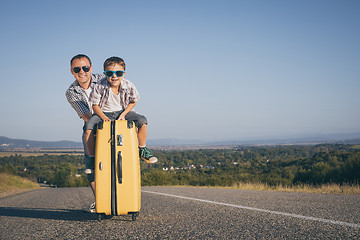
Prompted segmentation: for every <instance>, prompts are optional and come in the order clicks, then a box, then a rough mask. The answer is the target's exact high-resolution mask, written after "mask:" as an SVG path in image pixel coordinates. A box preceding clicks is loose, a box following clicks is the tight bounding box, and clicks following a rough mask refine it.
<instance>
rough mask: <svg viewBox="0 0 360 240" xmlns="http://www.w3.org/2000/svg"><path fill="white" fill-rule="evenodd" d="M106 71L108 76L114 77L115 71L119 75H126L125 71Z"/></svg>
mask: <svg viewBox="0 0 360 240" xmlns="http://www.w3.org/2000/svg"><path fill="white" fill-rule="evenodd" d="M104 73H105V75H106V76H107V77H112V76H113V75H114V73H115V75H116V76H118V77H122V75H124V71H105V72H104Z"/></svg>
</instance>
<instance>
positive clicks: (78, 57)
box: [70, 54, 91, 67]
mask: <svg viewBox="0 0 360 240" xmlns="http://www.w3.org/2000/svg"><path fill="white" fill-rule="evenodd" d="M80 58H86V59H87V60H89V63H90V67H91V60H90V58H89V57H88V56H86V55H85V54H78V55H76V56H74V57H73V58H72V59H71V61H70V67H71V66H72V63H73V61H74V60H75V59H80Z"/></svg>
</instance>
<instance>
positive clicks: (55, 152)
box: [0, 149, 84, 157]
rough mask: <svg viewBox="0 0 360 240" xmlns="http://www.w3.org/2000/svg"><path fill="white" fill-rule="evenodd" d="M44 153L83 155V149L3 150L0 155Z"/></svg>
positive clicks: (36, 154) (25, 155)
mask: <svg viewBox="0 0 360 240" xmlns="http://www.w3.org/2000/svg"><path fill="white" fill-rule="evenodd" d="M45 154H48V155H63V154H68V155H83V154H84V151H83V150H81V149H80V150H78V149H75V150H74V149H68V150H67V149H65V150H64V149H60V150H57V149H54V150H39V151H25V150H24V151H3V152H0V157H9V156H15V155H21V156H24V157H28V156H43V155H45Z"/></svg>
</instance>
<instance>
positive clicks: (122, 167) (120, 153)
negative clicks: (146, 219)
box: [95, 120, 141, 221]
mask: <svg viewBox="0 0 360 240" xmlns="http://www.w3.org/2000/svg"><path fill="white" fill-rule="evenodd" d="M95 202H96V213H98V220H99V221H101V219H102V218H104V217H105V215H128V214H131V215H132V219H133V220H134V221H135V220H136V217H137V216H138V215H139V211H140V208H141V180H140V159H139V149H138V140H137V133H136V128H135V126H134V124H133V122H128V121H126V120H115V121H106V122H103V123H100V124H99V125H98V129H97V132H96V145H95Z"/></svg>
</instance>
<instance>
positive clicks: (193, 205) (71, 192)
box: [0, 187, 360, 239]
mask: <svg viewBox="0 0 360 240" xmlns="http://www.w3.org/2000/svg"><path fill="white" fill-rule="evenodd" d="M92 201H93V196H92V193H91V191H90V189H89V188H44V189H39V190H34V191H30V192H25V193H21V194H17V195H13V196H7V197H4V198H0V239H309V238H310V239H360V196H346V195H327V194H305V193H281V192H261V191H247V190H230V189H209V188H185V187H143V188H142V209H141V212H140V215H139V217H138V218H137V220H136V221H135V222H133V221H132V220H131V216H116V217H113V218H111V219H105V220H103V221H101V222H98V220H97V214H90V213H85V212H83V211H82V210H81V209H82V208H84V207H86V206H87V205H89V204H90V203H91V202H92Z"/></svg>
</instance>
